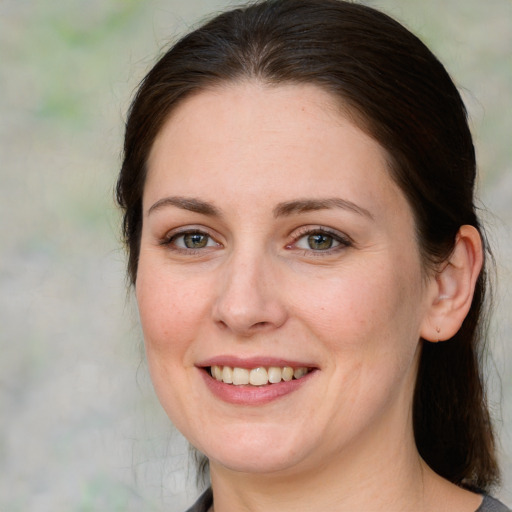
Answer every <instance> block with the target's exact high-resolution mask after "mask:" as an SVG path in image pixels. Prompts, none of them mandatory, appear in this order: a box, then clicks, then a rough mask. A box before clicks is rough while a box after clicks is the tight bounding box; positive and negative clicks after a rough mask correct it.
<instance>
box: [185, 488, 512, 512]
mask: <svg viewBox="0 0 512 512" xmlns="http://www.w3.org/2000/svg"><path fill="white" fill-rule="evenodd" d="M212 504H213V495H212V490H211V489H208V490H207V491H205V493H204V494H203V495H202V496H201V497H200V498H199V499H198V500H197V501H196V503H195V505H194V506H193V507H192V508H189V509H188V510H187V512H208V509H209V508H210V507H211V506H212ZM475 512H512V511H511V510H510V509H509V508H508V507H506V506H505V505H503V503H501V501H498V500H497V499H495V498H491V496H484V499H483V501H482V504H481V505H480V506H479V507H478V509H477V510H475Z"/></svg>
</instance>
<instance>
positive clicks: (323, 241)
mask: <svg viewBox="0 0 512 512" xmlns="http://www.w3.org/2000/svg"><path fill="white" fill-rule="evenodd" d="M339 244H340V243H339V242H338V241H337V240H335V239H334V237H333V236H332V235H328V234H327V233H312V234H310V235H307V236H303V237H302V238H301V239H299V240H298V242H297V244H296V245H297V247H300V248H301V249H312V250H314V251H327V250H328V249H331V248H332V247H336V246H337V245H339Z"/></svg>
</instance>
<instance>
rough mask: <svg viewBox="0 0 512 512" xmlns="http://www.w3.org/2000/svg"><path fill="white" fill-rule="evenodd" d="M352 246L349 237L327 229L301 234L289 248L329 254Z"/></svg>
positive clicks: (309, 230) (308, 230)
mask: <svg viewBox="0 0 512 512" xmlns="http://www.w3.org/2000/svg"><path fill="white" fill-rule="evenodd" d="M350 245H352V244H351V241H350V240H349V239H348V238H347V237H345V236H343V235H341V234H339V233H331V232H330V231H328V230H326V229H325V228H322V229H320V228H317V229H307V231H305V232H303V233H299V234H298V235H297V237H296V239H295V242H294V243H293V244H291V245H290V246H288V248H290V249H291V248H295V249H302V250H306V251H313V252H317V253H319V252H326V253H328V252H333V251H335V250H336V249H343V248H344V247H348V246H350Z"/></svg>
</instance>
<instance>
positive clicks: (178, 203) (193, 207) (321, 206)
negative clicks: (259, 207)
mask: <svg viewBox="0 0 512 512" xmlns="http://www.w3.org/2000/svg"><path fill="white" fill-rule="evenodd" d="M167 206H175V207H177V208H181V209H183V210H188V211H191V212H195V213H199V214H202V215H208V216H210V217H222V212H221V210H220V209H219V208H217V207H216V206H214V205H213V204H212V203H209V202H207V201H202V200H201V199H196V198H194V197H181V196H170V197H164V198H162V199H159V200H158V201H157V202H156V203H154V204H153V205H152V206H151V207H150V208H149V209H148V211H147V215H150V214H151V213H153V212H154V211H156V210H160V209H161V208H165V207H167ZM332 208H341V209H343V210H349V211H352V212H355V213H357V214H359V215H363V216H364V217H368V218H370V219H372V220H374V216H373V215H372V214H371V213H370V212H369V211H368V210H367V209H366V208H363V207H361V206H358V205H357V204H355V203H353V202H352V201H348V200H346V199H341V198H339V197H331V198H327V199H298V200H294V201H286V202H284V203H279V204H278V205H277V206H276V207H275V208H274V212H273V213H274V217H276V218H277V217H287V216H289V215H293V214H300V213H307V212H312V211H317V210H327V209H332Z"/></svg>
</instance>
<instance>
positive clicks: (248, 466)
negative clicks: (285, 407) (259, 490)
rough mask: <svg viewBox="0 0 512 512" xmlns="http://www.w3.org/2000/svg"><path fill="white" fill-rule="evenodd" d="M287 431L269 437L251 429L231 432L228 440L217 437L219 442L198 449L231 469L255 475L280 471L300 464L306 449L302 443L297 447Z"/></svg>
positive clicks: (212, 461)
mask: <svg viewBox="0 0 512 512" xmlns="http://www.w3.org/2000/svg"><path fill="white" fill-rule="evenodd" d="M274 428H275V427H274ZM286 434H287V433H286V432H283V435H280V436H277V437H275V436H273V437H272V438H269V436H268V435H264V434H262V433H261V432H259V433H258V434H255V433H252V435H251V433H250V432H246V433H241V432H238V435H237V433H236V432H233V433H231V434H230V435H229V437H228V439H226V437H227V436H226V437H223V436H220V437H219V438H218V439H219V440H220V442H216V443H208V442H206V443H205V446H203V447H200V448H199V449H200V450H201V451H202V452H203V453H205V454H206V455H207V457H208V459H209V460H210V462H211V463H213V464H218V465H221V466H223V467H225V468H227V469H229V470H231V471H237V472H242V473H256V474H264V473H274V472H281V471H286V470H288V469H290V468H291V467H294V466H296V465H297V464H300V461H301V460H303V459H304V457H305V451H306V447H305V446H303V445H302V446H300V449H299V450H298V449H297V446H295V443H293V442H290V441H291V439H290V436H289V435H286Z"/></svg>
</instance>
